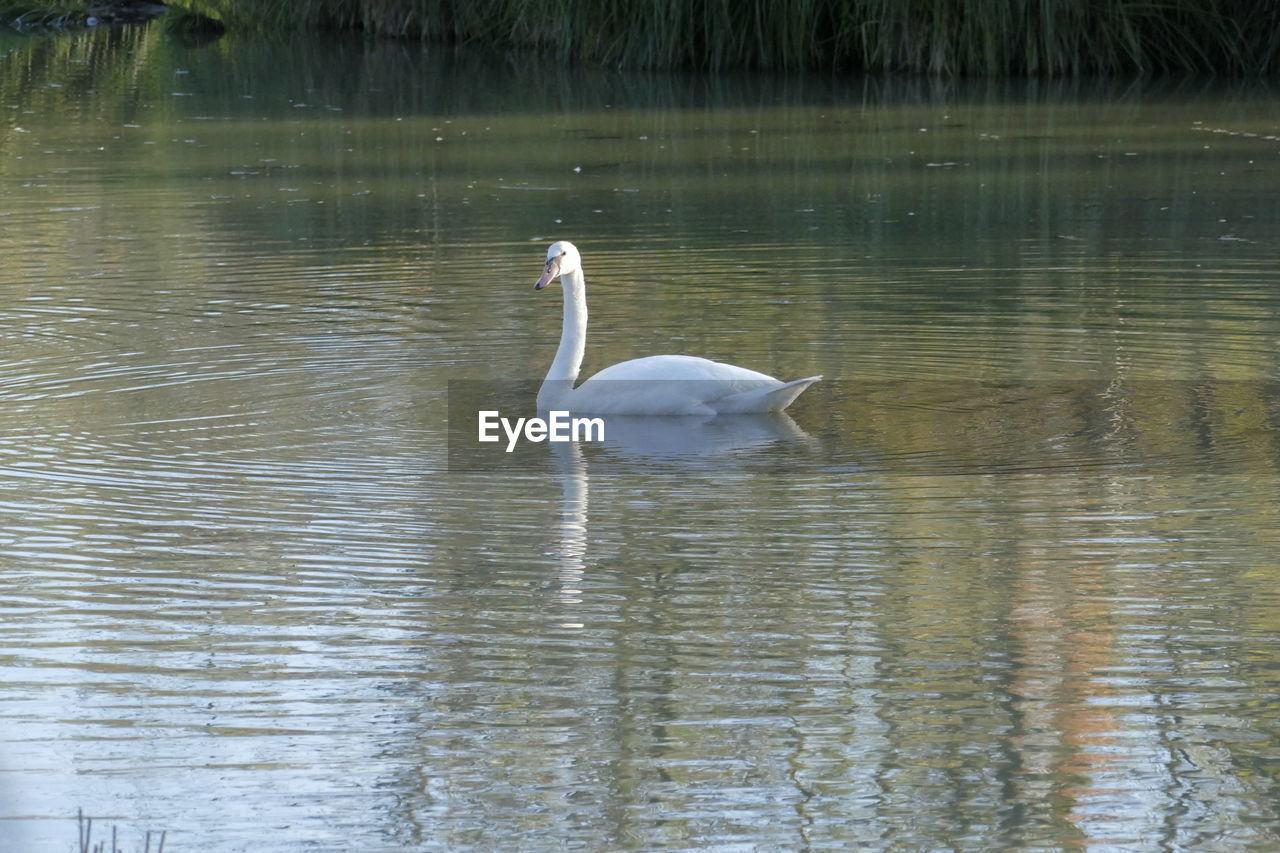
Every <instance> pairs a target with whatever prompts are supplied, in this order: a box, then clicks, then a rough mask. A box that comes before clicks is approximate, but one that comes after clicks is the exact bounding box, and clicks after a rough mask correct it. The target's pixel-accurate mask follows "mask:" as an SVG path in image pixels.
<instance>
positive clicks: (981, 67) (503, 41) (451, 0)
mask: <svg viewBox="0 0 1280 853" xmlns="http://www.w3.org/2000/svg"><path fill="white" fill-rule="evenodd" d="M111 5H112V0H79V2H77V1H76V0H45V2H42V3H33V2H29V0H28V2H17V0H0V20H3V21H8V22H11V23H13V24H14V25H15V26H17V27H19V28H35V27H56V26H71V25H77V24H83V23H84V22H85V20H86V18H87V17H88V16H89V15H93V14H95V12H94V11H93V10H95V9H97V10H102V9H109V8H110V7H111ZM170 5H171V6H174V7H177V8H178V9H179V10H180V11H181V12H185V13H187V14H188V15H191V16H192V17H191V20H199V19H198V18H195V17H194V16H197V15H198V16H203V17H204V18H205V19H211V20H213V21H216V22H217V23H218V25H220V26H225V27H226V28H228V29H232V30H237V29H239V30H245V31H262V30H267V31H275V32H286V31H297V30H317V29H320V30H339V31H361V32H365V33H369V34H373V35H380V36H397V37H407V38H420V39H424V40H428V41H433V42H444V43H452V44H473V45H480V46H484V47H487V48H492V49H498V50H508V51H510V50H515V51H531V52H537V53H540V54H545V55H549V56H553V57H555V58H557V59H559V60H561V61H564V62H573V63H582V64H587V65H594V66H601V67H611V68H629V69H651V70H656V69H662V70H669V69H693V70H706V71H720V70H729V69H771V70H783V71H798V70H826V71H855V72H856V71H876V72H881V71H890V72H912V73H923V74H934V75H947V76H1001V75H1024V76H1038V77H1063V76H1083V75H1115V74H1133V73H1140V74H1142V73H1145V74H1152V73H1162V72H1163V73H1199V74H1205V73H1210V74H1230V75H1245V74H1274V73H1276V72H1277V71H1278V70H1280V3H1273V2H1260V0H628V2H625V3H624V2H611V3H600V2H598V0H170ZM175 17H176V16H175ZM213 29H215V30H216V29H217V28H216V27H214V28H213Z"/></svg>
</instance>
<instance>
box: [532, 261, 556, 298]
mask: <svg viewBox="0 0 1280 853" xmlns="http://www.w3.org/2000/svg"><path fill="white" fill-rule="evenodd" d="M558 275H560V259H559V258H552V259H551V260H549V261H547V268H546V269H545V270H543V271H542V278H540V279H538V283H537V284H535V285H534V286H533V289H534V290H542V288H544V287H546V286H547V285H548V284H550V283H551V279H553V278H555V277H556V276H558Z"/></svg>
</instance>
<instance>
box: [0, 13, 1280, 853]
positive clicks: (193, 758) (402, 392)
mask: <svg viewBox="0 0 1280 853" xmlns="http://www.w3.org/2000/svg"><path fill="white" fill-rule="evenodd" d="M0 63H3V66H2V70H3V73H2V74H0V115H2V116H3V121H2V122H0V187H2V188H3V193H2V195H0V253H2V254H0V256H2V257H3V263H2V264H0V578H2V585H0V614H2V618H0V839H2V841H3V843H0V849H4V850H15V851H28V850H30V851H35V850H62V849H74V847H75V844H76V840H77V836H76V824H75V819H74V815H75V813H76V810H77V809H83V810H84V811H85V813H87V814H91V815H93V816H94V817H95V824H94V826H95V833H97V834H96V836H95V837H96V838H98V839H101V838H103V837H104V836H103V835H102V833H103V832H104V831H105V830H106V829H107V828H108V827H110V826H112V825H115V826H116V827H117V828H118V831H119V834H120V840H121V846H122V848H125V849H139V850H140V849H142V844H143V836H144V833H145V832H146V831H147V830H152V831H159V830H165V831H167V832H168V836H167V842H166V848H165V849H166V850H178V851H181V850H210V851H211V850H219V851H220V850H228V851H231V850H254V851H260V850H262V851H265V850H282V851H283V850H302V849H306V850H335V851H337V850H354V849H360V850H408V849H423V850H441V851H444V850H449V851H456V850H476V851H490V850H553V849H581V850H592V851H596V850H618V851H654V850H699V851H703V850H715V851H719V850H724V851H730V850H732V851H737V850H802V849H805V850H807V849H812V850H848V849H855V848H856V849H872V850H876V849H879V850H906V849H910V850H917V849H919V850H924V849H972V850H978V849H994V848H1031V849H1060V850H1068V849H1076V848H1079V847H1082V846H1087V847H1090V848H1094V849H1108V850H1112V849H1115V850H1123V849H1134V850H1139V849H1141V850H1151V849H1167V850H1184V849H1185V850H1191V849H1195V850H1265V849H1276V848H1277V847H1280V820H1278V814H1277V812H1278V811H1280V806H1278V805H1277V804H1278V803H1280V797H1278V796H1277V795H1278V794H1280V788H1278V783H1280V730H1278V725H1280V634H1278V630H1280V616H1278V615H1277V614H1280V593H1278V592H1277V590H1278V589H1280V585H1278V581H1280V568H1278V567H1277V562H1278V561H1277V554H1278V551H1277V545H1278V544H1280V535H1278V530H1280V504H1277V501H1276V496H1277V494H1280V474H1278V473H1277V462H1278V461H1280V441H1278V434H1277V429H1278V427H1280V403H1278V402H1277V400H1278V399H1280V386H1277V382H1276V380H1277V376H1278V372H1277V362H1278V361H1280V347H1278V345H1277V341H1278V340H1280V320H1278V319H1277V317H1278V314H1277V312H1278V309H1280V291H1278V290H1277V277H1276V270H1277V267H1278V266H1280V242H1278V238H1277V235H1278V234H1280V207H1277V205H1276V198H1277V193H1278V192H1280V140H1278V139H1277V136H1278V135H1280V121H1277V119H1276V118H1275V117H1276V116H1277V115H1280V101H1277V100H1276V99H1275V98H1274V97H1273V96H1272V95H1270V94H1268V93H1266V92H1265V90H1263V89H1261V88H1255V87H1252V86H1249V85H1244V84H1241V85H1235V86H1233V85H1227V84H1222V83H1219V84H1214V85H1213V86H1207V85H1206V86H1198V85H1191V84H1185V83H1184V84H1179V85H1166V84H1159V83H1147V84H1142V85H1133V86H1127V85H1115V86H1110V85H1108V86H1100V85H1092V84H1090V85H1075V84H1057V85H1052V86H1049V85H1039V86H1034V85H1033V86H1015V85H1012V84H991V85H987V84H966V85H949V84H935V83H930V82H928V81H922V80H918V79H917V80H886V79H875V80H862V79H832V78H821V79H805V78H794V77H793V78H775V77H763V76H760V77H746V78H702V77H683V76H656V77H650V76H645V77H635V76H626V75H614V74H607V73H599V72H590V71H585V70H583V71H563V70H559V69H556V68H545V67H542V66H539V65H537V64H536V63H535V64H530V62H528V61H527V60H520V61H512V62H511V63H509V64H508V63H507V61H506V60H498V61H492V60H484V59H480V58H476V57H470V56H457V57H445V56H439V55H437V54H436V53H433V52H432V51H430V50H420V49H419V48H418V47H417V46H412V47H408V46H403V45H396V44H389V43H371V44H368V45H366V44H364V43H330V42H309V43H298V44H288V43H272V44H259V43H254V42H250V41H243V40H240V41H237V40H227V41H224V42H221V43H217V44H211V45H206V46H184V45H182V44H179V43H177V42H175V41H172V40H170V39H169V38H168V37H167V36H166V35H165V34H164V33H163V31H162V30H160V29H158V28H156V29H152V30H138V31H128V32H123V33H122V32H100V33H92V34H86V35H78V36H61V37H57V38H45V37H36V38H30V39H26V40H17V41H7V42H0ZM556 238H569V239H573V240H574V241H575V242H576V243H577V244H578V245H579V246H580V248H581V249H582V251H583V254H584V258H585V264H586V271H587V278H588V291H589V294H590V305H591V326H590V339H589V341H588V345H587V371H588V372H592V371H594V370H596V369H599V368H600V367H603V366H605V365H607V364H610V363H613V362H615V361H618V360H621V359H624V358H629V357H632V356H634V355H640V354H651V353H659V352H688V353H693V354H700V355H706V356H711V357H715V358H718V359H723V360H726V361H730V362H733V363H736V364H742V365H745V366H749V367H752V368H755V369H758V370H763V371H766V372H768V373H771V374H774V375H778V376H783V377H788V378H790V377H797V376H808V375H813V374H818V373H821V374H823V375H824V376H825V377H826V378H825V379H824V381H823V382H822V383H820V384H819V385H817V386H815V387H814V388H812V389H810V391H809V392H806V394H805V395H804V396H802V397H801V398H800V400H799V401H798V402H797V403H796V405H795V406H793V407H792V408H791V409H790V410H789V414H790V415H791V417H790V418H789V419H784V420H783V421H780V422H771V423H767V424H759V423H754V424H745V425H724V424H720V425H715V424H712V425H707V424H702V425H687V426H685V427H681V428H679V429H681V430H682V431H681V432H680V433H679V434H678V435H677V437H676V439H675V440H674V441H673V440H671V436H670V431H671V428H670V427H667V428H666V431H667V435H666V439H667V440H666V441H665V442H661V441H660V442H657V443H655V442H654V441H652V440H651V439H652V438H653V437H652V435H651V434H650V432H647V431H646V430H647V429H648V428H647V427H644V426H643V425H641V426H640V427H637V428H636V429H635V430H634V431H632V432H628V433H625V434H619V435H618V436H615V437H614V439H613V441H612V442H611V443H607V445H606V446H605V447H599V448H597V447H588V448H572V447H571V448H564V447H557V448H555V449H552V450H548V449H547V447H546V446H539V447H537V448H534V449H533V450H532V451H530V452H527V453H524V454H522V455H519V459H518V460H517V461H513V462H512V464H510V465H504V464H500V463H499V462H492V461H491V462H489V463H486V465H482V466H479V467H468V466H463V465H458V464H456V462H457V460H452V461H453V462H454V463H455V464H452V465H451V464H450V462H451V458H450V454H449V452H448V449H447V441H446V411H447V403H448V400H447V399H446V398H447V389H448V387H449V383H450V381H452V380H460V381H492V380H503V381H506V380H511V379H532V380H536V379H538V378H539V376H540V374H541V372H542V371H543V370H544V369H545V366H546V365H547V364H548V363H549V361H550V358H551V355H552V353H553V351H554V349H555V344H556V340H557V336H558V334H559V322H560V296H559V294H558V293H556V292H554V291H553V290H549V291H545V292H542V293H535V292H534V291H533V290H532V288H531V285H532V283H533V281H534V279H535V278H536V277H537V275H538V273H539V272H540V271H541V267H542V260H543V255H544V252H545V249H546V245H547V244H548V243H549V242H550V241H551V240H553V239H556ZM659 431H661V430H659ZM673 448H674V449H673Z"/></svg>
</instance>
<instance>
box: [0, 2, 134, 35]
mask: <svg viewBox="0 0 1280 853" xmlns="http://www.w3.org/2000/svg"><path fill="white" fill-rule="evenodd" d="M130 5H131V4H130V3H128V2H127V0H44V2H40V3H33V2H30V0H0V23H4V24H8V25H9V26H10V27H12V28H14V29H16V30H24V31H25V30H48V29H66V28H69V27H85V26H94V25H97V24H99V23H113V22H114V23H118V22H122V21H134V20H140V19H141V18H142V17H146V16H145V15H141V16H140V15H139V14H138V13H137V12H136V11H135V10H131V9H130V8H129V7H130Z"/></svg>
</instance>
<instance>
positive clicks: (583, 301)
mask: <svg viewBox="0 0 1280 853" xmlns="http://www.w3.org/2000/svg"><path fill="white" fill-rule="evenodd" d="M556 276H559V277H560V283H561V284H562V285H563V286H564V328H563V330H562V331H561V333H560V348H559V349H557V350H556V357H555V360H554V361H552V362H551V369H550V370H548V371H547V377H546V379H544V380H543V382H542V387H541V388H540V389H539V390H538V409H539V411H552V410H558V411H569V412H574V413H580V414H590V415H609V414H615V415H719V414H740V413H745V412H780V411H782V410H783V409H785V408H786V407H787V406H788V405H790V403H791V401H792V400H794V399H795V398H796V397H798V396H799V395H800V392H801V391H803V390H804V389H805V388H807V387H809V386H810V385H812V384H813V383H814V382H817V381H818V380H819V379H821V378H822V377H821V376H810V377H809V378H807V379H794V380H792V381H791V382H781V381H779V380H777V379H774V378H773V377H772V376H766V375H765V374H763V373H757V372H756V371H754V370H747V369H746V368H745V367H735V366H734V365H732V364H721V363H720V362H718V361H710V360H709V359H705V358H695V357H693V356H688V355H652V356H649V357H648V358H635V359H632V360H630V361H623V362H620V363H618V364H615V365H613V366H611V367H606V368H605V369H604V370H602V371H600V372H599V373H597V374H596V375H595V376H592V377H591V378H590V379H588V380H587V381H586V382H583V383H582V384H581V385H579V386H578V387H577V388H575V387H573V383H574V381H575V380H576V379H577V378H578V370H579V369H580V368H581V367H582V355H583V351H584V350H585V349H586V342H587V287H586V279H585V278H584V277H583V274H582V257H581V256H580V255H579V254H578V249H577V247H575V246H574V245H573V244H572V243H569V242H567V241H565V240H561V241H560V242H558V243H553V244H552V245H551V248H550V249H548V250H547V266H546V269H544V270H543V272H542V277H541V278H539V279H538V283H537V284H535V285H534V286H533V287H534V289H535V290H541V289H542V288H544V287H546V286H547V284H548V283H550V281H551V280H552V279H553V278H555V277H556Z"/></svg>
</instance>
